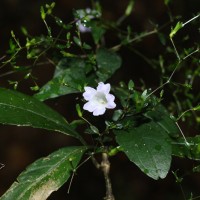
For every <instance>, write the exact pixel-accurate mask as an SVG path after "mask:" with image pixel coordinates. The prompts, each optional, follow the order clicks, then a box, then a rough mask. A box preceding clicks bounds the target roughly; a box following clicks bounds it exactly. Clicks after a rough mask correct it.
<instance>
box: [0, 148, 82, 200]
mask: <svg viewBox="0 0 200 200" xmlns="http://www.w3.org/2000/svg"><path fill="white" fill-rule="evenodd" d="M85 150H86V148H85V147H66V148H62V149H60V150H58V151H56V152H54V153H52V154H50V155H49V156H47V157H45V158H41V159H39V160H37V161H36V162H34V163H32V164H31V165H30V166H29V167H28V168H27V169H26V170H25V171H24V172H22V173H21V174H20V175H19V176H18V178H17V181H16V182H14V183H13V184H12V185H11V187H10V188H9V189H8V191H7V192H6V193H5V194H4V195H3V196H2V197H1V198H0V200H11V199H12V200H33V199H34V200H45V199H47V197H48V196H49V195H50V194H51V193H52V192H54V191H57V190H58V189H59V188H60V187H61V186H62V185H63V184H64V183H65V182H66V181H67V180H68V179H69V177H70V175H71V174H72V173H73V171H74V170H75V169H76V167H77V165H78V163H79V161H80V159H81V157H82V155H83V153H84V151H85Z"/></svg>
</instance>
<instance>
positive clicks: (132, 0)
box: [125, 0, 135, 16]
mask: <svg viewBox="0 0 200 200" xmlns="http://www.w3.org/2000/svg"><path fill="white" fill-rule="evenodd" d="M134 5H135V0H130V1H129V4H128V6H127V8H126V11H125V15H126V16H129V15H130V14H131V12H132V11H133V8H134Z"/></svg>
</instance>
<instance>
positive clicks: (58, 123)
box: [0, 88, 79, 138]
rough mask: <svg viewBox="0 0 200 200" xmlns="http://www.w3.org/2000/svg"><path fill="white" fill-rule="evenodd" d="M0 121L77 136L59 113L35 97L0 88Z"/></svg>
mask: <svg viewBox="0 0 200 200" xmlns="http://www.w3.org/2000/svg"><path fill="white" fill-rule="evenodd" d="M0 123H2V124H11V125H18V126H31V127H35V128H43V129H47V130H53V131H58V132H61V133H64V134H67V135H70V136H73V137H77V138H78V137H79V135H78V133H77V132H76V131H74V130H73V129H72V128H71V126H70V125H69V124H68V122H67V121H66V120H65V119H64V117H62V116H61V115H60V114H59V113H57V112H56V111H54V110H52V109H51V108H50V107H48V106H46V105H45V104H44V103H41V102H40V101H38V100H37V99H35V98H33V97H30V96H27V95H24V94H22V93H19V92H17V91H13V90H7V89H3V88H0Z"/></svg>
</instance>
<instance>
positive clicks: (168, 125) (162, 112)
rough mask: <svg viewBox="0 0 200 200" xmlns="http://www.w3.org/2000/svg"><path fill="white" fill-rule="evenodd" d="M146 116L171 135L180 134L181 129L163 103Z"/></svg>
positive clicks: (176, 135)
mask: <svg viewBox="0 0 200 200" xmlns="http://www.w3.org/2000/svg"><path fill="white" fill-rule="evenodd" d="M146 116H147V117H148V118H150V119H152V120H153V121H154V122H155V123H157V124H158V125H159V126H161V127H162V128H163V129H164V130H165V131H166V132H167V133H168V134H169V135H170V136H171V137H174V138H176V137H178V136H179V129H178V127H177V126H176V123H175V122H174V121H173V120H172V119H171V118H170V115H169V113H168V112H167V110H166V109H165V107H164V106H162V105H161V104H160V105H158V106H156V108H155V109H154V110H153V111H150V112H148V113H146Z"/></svg>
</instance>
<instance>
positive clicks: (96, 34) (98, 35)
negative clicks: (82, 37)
mask: <svg viewBox="0 0 200 200" xmlns="http://www.w3.org/2000/svg"><path fill="white" fill-rule="evenodd" d="M89 24H90V26H91V33H92V37H93V39H94V43H95V44H99V41H100V40H101V39H102V38H103V35H104V34H105V32H106V30H105V28H104V27H103V26H102V25H101V24H100V23H99V22H97V21H91V22H90V23H89Z"/></svg>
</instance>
